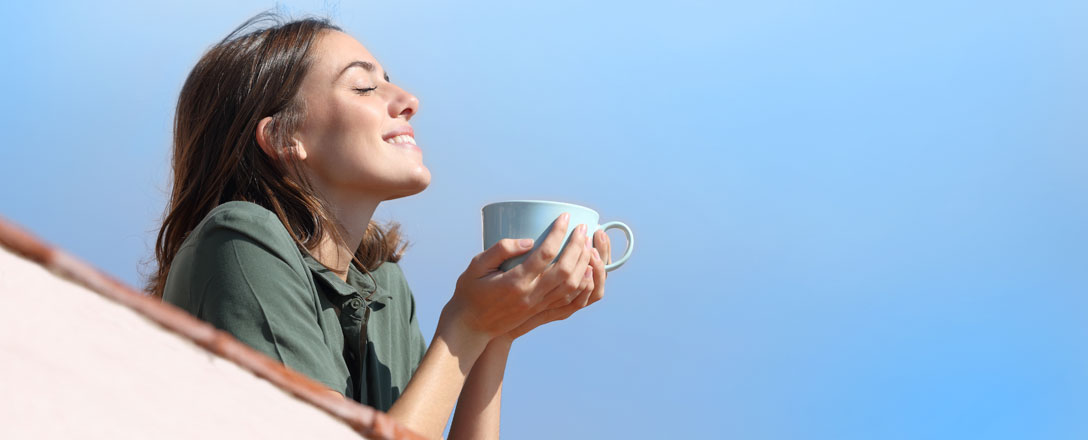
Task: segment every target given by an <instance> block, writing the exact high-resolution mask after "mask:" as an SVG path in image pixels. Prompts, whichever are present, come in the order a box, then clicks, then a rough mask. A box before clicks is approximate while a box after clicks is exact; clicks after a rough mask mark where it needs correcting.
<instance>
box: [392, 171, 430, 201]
mask: <svg viewBox="0 0 1088 440" xmlns="http://www.w3.org/2000/svg"><path fill="white" fill-rule="evenodd" d="M417 177H418V178H417V179H414V181H413V182H412V183H411V184H408V185H404V186H403V187H401V188H400V191H397V192H395V193H394V194H393V195H392V196H389V197H388V198H386V199H385V200H393V199H400V198H404V197H409V196H414V195H416V194H419V193H421V192H423V190H425V189H427V187H428V186H431V172H430V171H428V170H427V169H426V168H424V169H423V173H422V174H420V175H419V176H417Z"/></svg>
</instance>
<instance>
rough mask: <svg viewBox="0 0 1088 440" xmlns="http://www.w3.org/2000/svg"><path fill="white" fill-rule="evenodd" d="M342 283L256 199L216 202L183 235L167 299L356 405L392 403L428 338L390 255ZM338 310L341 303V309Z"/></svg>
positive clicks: (351, 272)
mask: <svg viewBox="0 0 1088 440" xmlns="http://www.w3.org/2000/svg"><path fill="white" fill-rule="evenodd" d="M371 275H373V281H371V278H370V277H369V276H367V275H366V274H365V273H363V272H362V271H360V270H359V269H358V268H356V267H355V265H354V264H352V265H350V267H349V269H348V279H347V282H344V281H343V280H341V279H340V278H339V277H337V276H336V274H334V273H333V272H332V271H330V270H329V269H328V268H326V267H325V266H323V265H322V264H321V263H319V262H318V261H317V260H315V259H314V258H313V257H312V256H310V254H309V253H308V252H306V251H305V250H303V249H301V248H300V247H299V246H297V245H296V244H295V242H294V240H292V239H291V235H290V234H289V233H288V232H287V229H286V228H285V227H284V226H283V223H281V222H280V221H279V218H277V217H276V215H275V214H273V213H272V212H271V211H269V210H267V209H265V208H264V207H261V206H260V205H257V204H254V203H250V202H242V201H233V202H227V203H224V204H222V205H219V206H218V207H216V208H215V209H212V211H211V212H209V213H208V215H207V216H206V217H205V218H204V220H203V221H201V222H200V224H199V225H197V227H196V228H195V229H194V230H193V231H192V232H191V233H190V234H189V236H188V237H187V238H186V239H185V242H184V243H182V245H181V248H180V249H179V250H178V253H177V255H176V256H175V257H174V261H173V263H172V265H171V267H170V273H169V274H168V275H167V278H166V286H165V289H164V291H163V301H166V302H169V303H172V304H174V305H176V306H178V307H180V308H182V309H185V310H187V311H188V312H189V313H191V314H193V315H194V316H196V317H197V318H200V319H202V320H204V321H207V322H209V323H211V324H212V325H214V326H215V327H217V328H219V329H221V330H224V331H226V332H228V333H230V334H231V335H233V336H234V337H235V338H237V339H238V340H240V341H242V342H243V343H245V344H247V345H249V346H251V347H253V348H254V349H256V350H257V351H260V352H262V353H264V354H266V355H268V356H269V357H271V358H273V359H276V360H278V361H280V362H283V364H284V365H286V366H288V367H290V368H291V369H294V370H296V371H298V372H301V373H303V374H305V375H307V376H309V377H310V378H312V379H313V380H315V381H317V382H320V383H323V384H325V386H328V387H329V388H332V389H333V390H336V391H339V392H340V393H342V394H344V395H345V396H348V397H349V398H352V399H354V400H356V401H358V402H360V403H363V404H366V405H370V406H373V407H375V408H377V409H380V410H382V411H388V410H389V408H390V407H391V406H392V405H393V402H394V401H395V400H396V399H397V397H399V396H400V394H401V393H402V392H403V391H404V388H405V386H406V385H407V384H408V380H409V379H410V378H411V377H412V374H413V373H415V370H416V368H417V367H418V366H419V362H420V361H421V360H422V359H423V353H424V352H425V351H426V350H427V344H426V342H425V341H424V340H423V335H422V333H421V332H420V330H419V323H418V322H416V313H415V299H414V298H413V297H412V291H411V290H410V289H409V288H408V282H407V281H406V280H405V278H404V273H403V272H401V269H400V266H398V265H397V264H396V263H390V262H387V263H383V264H382V265H381V266H379V267H378V268H377V269H376V270H374V271H372V272H371ZM338 310H339V311H338Z"/></svg>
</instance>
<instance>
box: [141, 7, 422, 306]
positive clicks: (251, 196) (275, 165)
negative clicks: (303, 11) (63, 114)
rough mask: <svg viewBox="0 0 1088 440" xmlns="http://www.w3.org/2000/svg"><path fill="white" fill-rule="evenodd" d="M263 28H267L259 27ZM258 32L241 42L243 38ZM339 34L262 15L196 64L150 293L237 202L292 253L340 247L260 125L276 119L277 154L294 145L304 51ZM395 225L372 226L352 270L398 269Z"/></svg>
mask: <svg viewBox="0 0 1088 440" xmlns="http://www.w3.org/2000/svg"><path fill="white" fill-rule="evenodd" d="M266 22H271V25H266V26H261V25H263V24H264V23H266ZM254 27H257V29H255V30H250V31H248V32H246V33H244V34H243V32H245V31H246V30H247V29H251V28H254ZM332 30H337V31H338V30H340V28H338V27H336V26H335V25H333V24H331V23H330V22H329V21H328V20H324V19H314V18H307V19H302V20H295V21H289V22H284V21H283V19H281V18H280V17H279V16H277V15H275V14H271V13H262V14H259V15H257V16H255V17H253V18H251V19H249V20H247V21H246V22H245V23H244V24H242V25H241V26H239V27H238V28H237V29H235V30H234V31H233V32H231V33H230V35H228V36H227V37H226V38H224V39H223V40H222V41H220V42H219V43H218V44H216V45H215V46H213V47H212V48H211V49H209V50H208V52H207V53H205V54H204V56H203V57H201V58H200V61H198V62H197V63H196V66H195V67H193V70H192V72H190V73H189V77H188V79H186V80H185V85H184V86H182V89H181V95H180V97H179V98H178V107H177V112H176V114H175V116H174V147H173V150H174V151H173V160H172V168H173V187H172V189H171V194H170V201H169V204H168V205H167V209H166V215H165V217H164V218H163V222H162V227H161V228H160V229H159V234H158V238H157V240H156V242H155V259H156V260H157V261H158V263H159V265H158V268H157V270H155V272H154V273H152V274H151V276H150V277H149V280H148V285H147V290H148V291H149V292H150V293H151V295H153V296H158V297H161V296H162V294H163V288H164V287H165V284H166V276H167V274H169V273H170V264H171V262H172V261H173V259H174V255H175V254H176V253H177V251H178V248H179V247H181V244H182V242H183V241H184V240H185V238H186V237H188V235H189V233H190V232H192V230H193V229H194V228H195V227H196V226H197V224H199V223H200V221H201V220H203V219H204V216H206V215H207V214H208V212H210V211H211V210H212V208H215V207H216V206H219V205H220V204H223V203H226V202H229V201H232V200H243V201H248V202H253V203H256V204H258V205H261V206H263V207H265V208H267V209H268V210H270V211H272V212H274V213H275V214H276V216H277V217H279V219H280V221H281V222H282V223H283V225H284V226H285V227H286V228H287V231H288V232H289V233H290V234H291V237H292V238H293V239H294V240H295V243H296V244H298V246H299V247H300V248H301V249H303V250H305V249H306V248H310V247H313V246H316V245H317V243H318V241H319V240H320V239H321V237H322V236H323V235H324V234H331V236H332V237H333V238H334V239H335V240H337V241H340V242H343V238H342V237H341V236H340V233H339V231H338V229H337V227H336V223H335V222H334V221H333V217H332V216H331V215H330V214H329V209H328V208H327V206H326V205H325V202H324V201H323V200H322V199H321V198H319V197H318V196H317V194H316V192H315V191H314V189H313V186H312V185H311V183H310V182H309V180H308V179H306V177H305V175H304V174H303V173H302V172H301V166H300V164H299V163H298V161H297V160H295V159H293V157H294V156H293V155H286V154H284V155H280V154H277V155H276V156H277V157H276V158H273V157H270V155H268V154H265V153H264V152H263V151H262V150H261V148H260V146H259V145H258V144H257V140H256V136H255V132H256V128H257V123H258V122H259V121H260V120H261V119H263V118H265V117H269V116H271V117H272V121H271V123H269V124H268V125H267V134H268V137H269V139H271V141H272V142H271V143H272V144H273V145H274V148H276V149H277V150H282V149H284V148H287V147H289V146H290V143H289V140H290V136H291V134H292V133H293V132H294V131H295V130H296V129H297V128H298V127H299V126H300V124H301V123H302V121H303V119H304V118H305V108H303V105H302V102H301V100H300V99H299V98H298V96H297V95H298V90H299V88H300V86H301V84H302V79H303V78H304V77H305V76H306V73H307V72H308V71H309V68H310V65H311V63H312V57H311V55H310V49H311V48H312V47H313V46H314V44H315V43H316V42H317V40H318V38H319V37H320V36H321V34H322V32H326V31H332ZM404 248H405V244H404V243H402V242H401V236H400V233H399V225H397V224H395V223H391V224H389V225H388V226H387V228H384V229H383V228H382V227H381V226H379V225H378V224H377V223H375V222H374V221H371V222H370V224H369V225H367V228H366V235H365V236H364V237H363V242H362V244H360V246H359V248H358V249H357V250H356V251H355V254H354V255H353V258H352V261H353V262H355V263H356V264H357V265H358V266H360V267H362V268H364V269H365V270H374V269H376V268H377V267H378V266H379V265H381V263H382V262H385V261H391V262H396V261H398V260H400V258H401V255H403V253H404Z"/></svg>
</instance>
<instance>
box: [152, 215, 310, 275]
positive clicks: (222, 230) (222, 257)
mask: <svg viewBox="0 0 1088 440" xmlns="http://www.w3.org/2000/svg"><path fill="white" fill-rule="evenodd" d="M170 271H171V273H172V274H173V273H174V272H175V271H177V272H179V275H183V274H184V277H185V278H189V279H191V280H194V281H200V282H204V281H206V280H208V279H210V278H212V277H217V278H222V277H228V278H242V277H244V278H246V279H249V278H251V277H250V275H252V276H254V277H261V278H267V277H272V278H277V279H280V278H283V277H285V276H288V275H290V276H292V277H304V276H305V264H304V263H303V261H302V256H301V252H300V251H299V250H298V246H297V245H295V242H294V239H292V238H291V235H290V234H289V233H288V232H287V228H285V227H284V226H283V223H281V222H280V220H279V218H278V217H276V215H275V214H273V213H272V211H269V210H268V209H265V208H264V207H262V206H260V205H257V204H255V203H250V202H242V201H232V202H227V203H224V204H222V205H219V206H217V207H215V208H214V209H212V210H211V211H210V212H208V214H207V215H206V216H205V217H204V219H203V220H201V222H200V224H198V225H197V227H196V228H194V229H193V231H192V232H191V233H190V234H189V236H188V237H186V239H185V242H184V243H183V244H182V246H181V249H180V250H179V251H178V254H177V256H176V257H175V260H174V264H172V265H171V268H170Z"/></svg>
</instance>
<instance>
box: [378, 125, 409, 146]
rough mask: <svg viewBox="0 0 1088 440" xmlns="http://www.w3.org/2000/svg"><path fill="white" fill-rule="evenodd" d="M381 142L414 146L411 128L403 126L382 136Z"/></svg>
mask: <svg viewBox="0 0 1088 440" xmlns="http://www.w3.org/2000/svg"><path fill="white" fill-rule="evenodd" d="M382 140H384V141H386V142H389V143H391V144H399V143H411V144H412V145H415V144H416V140H415V132H413V131H412V126H410V125H405V126H403V127H398V128H396V129H394V130H392V131H390V132H388V133H386V134H384V135H382Z"/></svg>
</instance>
